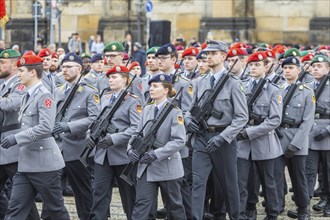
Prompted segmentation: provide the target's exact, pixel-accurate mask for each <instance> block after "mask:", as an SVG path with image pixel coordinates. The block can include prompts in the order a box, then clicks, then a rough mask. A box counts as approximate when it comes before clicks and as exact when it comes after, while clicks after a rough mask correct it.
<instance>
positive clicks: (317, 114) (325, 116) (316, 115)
mask: <svg viewBox="0 0 330 220" xmlns="http://www.w3.org/2000/svg"><path fill="white" fill-rule="evenodd" d="M315 119H330V115H324V114H320V113H316V114H315Z"/></svg>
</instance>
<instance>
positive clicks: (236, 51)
mask: <svg viewBox="0 0 330 220" xmlns="http://www.w3.org/2000/svg"><path fill="white" fill-rule="evenodd" d="M246 55H248V53H247V51H246V50H245V49H244V48H232V49H230V50H229V51H228V54H227V57H235V56H246Z"/></svg>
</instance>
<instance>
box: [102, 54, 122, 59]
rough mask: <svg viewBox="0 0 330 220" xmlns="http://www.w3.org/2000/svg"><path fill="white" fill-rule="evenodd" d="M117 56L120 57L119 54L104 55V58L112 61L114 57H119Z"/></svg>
mask: <svg viewBox="0 0 330 220" xmlns="http://www.w3.org/2000/svg"><path fill="white" fill-rule="evenodd" d="M119 55H121V54H104V56H105V57H106V58H111V59H113V58H115V57H116V56H119Z"/></svg>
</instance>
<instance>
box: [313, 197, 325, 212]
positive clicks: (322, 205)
mask: <svg viewBox="0 0 330 220" xmlns="http://www.w3.org/2000/svg"><path fill="white" fill-rule="evenodd" d="M326 206H327V200H326V199H324V198H321V200H320V201H319V202H318V203H317V204H315V205H313V210H314V211H318V212H320V211H324V209H325V207H326Z"/></svg>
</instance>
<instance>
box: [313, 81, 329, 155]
mask: <svg viewBox="0 0 330 220" xmlns="http://www.w3.org/2000/svg"><path fill="white" fill-rule="evenodd" d="M314 86H315V84H314ZM316 103H317V104H318V105H320V106H321V107H323V108H326V113H327V114H328V115H330V80H328V81H327V82H326V85H325V87H324V88H323V90H322V93H321V95H320V97H319V98H318V100H316ZM315 116H316V117H315V120H314V125H313V129H312V131H311V133H310V136H309V141H310V143H309V148H310V149H312V150H330V136H328V137H326V138H324V139H323V140H321V141H315V140H314V137H315V136H316V135H318V134H319V133H320V131H321V130H322V129H327V130H328V132H329V133H330V119H329V118H328V119H319V115H317V114H316V115H315Z"/></svg>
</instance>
